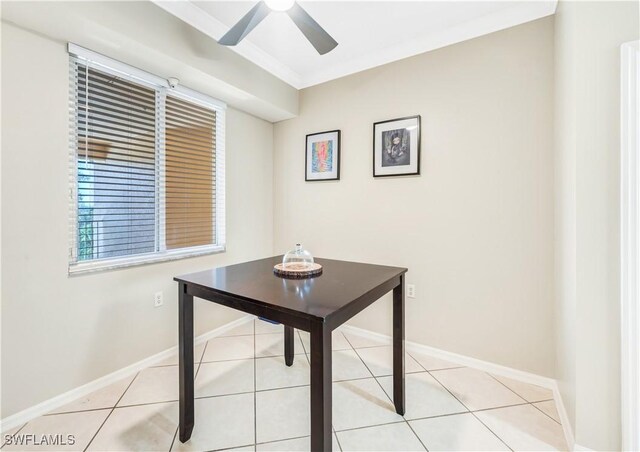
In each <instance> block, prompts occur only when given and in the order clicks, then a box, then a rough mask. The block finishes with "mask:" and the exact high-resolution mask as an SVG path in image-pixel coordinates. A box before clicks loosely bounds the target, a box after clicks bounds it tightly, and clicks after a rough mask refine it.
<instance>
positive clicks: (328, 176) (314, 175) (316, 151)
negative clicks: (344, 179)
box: [304, 130, 340, 181]
mask: <svg viewBox="0 0 640 452" xmlns="http://www.w3.org/2000/svg"><path fill="white" fill-rule="evenodd" d="M304 163H305V174H304V180H306V181H318V180H340V131H339V130H331V131H329V132H319V133H312V134H310V135H307V143H306V154H305V159H304Z"/></svg>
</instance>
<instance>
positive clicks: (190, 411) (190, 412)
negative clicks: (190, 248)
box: [178, 284, 195, 443]
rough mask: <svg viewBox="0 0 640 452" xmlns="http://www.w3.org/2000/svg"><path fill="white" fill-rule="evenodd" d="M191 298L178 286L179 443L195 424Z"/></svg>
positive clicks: (185, 287)
mask: <svg viewBox="0 0 640 452" xmlns="http://www.w3.org/2000/svg"><path fill="white" fill-rule="evenodd" d="M193 362H194V360H193V296H192V295H189V294H188V293H187V285H186V284H179V286H178V364H179V366H178V367H179V387H180V441H181V442H183V443H184V442H186V441H188V440H189V438H191V432H192V431H193V425H194V423H195V415H194V407H193V405H194V402H193V396H194V393H193Z"/></svg>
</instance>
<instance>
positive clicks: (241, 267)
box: [174, 256, 407, 319]
mask: <svg viewBox="0 0 640 452" xmlns="http://www.w3.org/2000/svg"><path fill="white" fill-rule="evenodd" d="M280 262H282V256H274V257H268V258H266V259H260V260H256V261H251V262H245V263H242V264H236V265H229V266H226V267H218V268H214V269H210V270H205V271H201V272H197V273H190V274H187V275H182V276H177V277H175V278H174V280H175V281H178V282H183V283H187V284H193V285H196V286H199V287H201V288H204V289H208V290H212V291H214V292H218V293H221V294H226V295H230V296H233V297H236V298H240V299H244V300H247V301H250V302H256V303H260V304H264V305H268V306H270V307H274V308H278V309H282V310H286V311H289V312H292V313H296V314H303V315H305V316H310V317H315V318H321V319H326V318H327V317H329V316H331V315H332V314H335V313H336V312H338V311H340V310H342V309H344V308H345V307H347V306H348V305H349V304H350V303H352V302H354V301H356V300H358V299H360V298H362V297H366V296H367V295H369V294H370V293H371V292H372V291H374V290H375V289H377V288H378V287H380V286H383V285H385V284H387V283H389V282H390V281H392V280H394V279H395V278H398V277H399V276H400V275H402V274H404V273H406V272H407V269H406V268H401V267H388V266H385V265H374V264H363V263H358V262H347V261H339V260H333V259H321V258H317V259H315V262H317V263H319V264H321V265H322V267H323V268H322V274H321V275H319V276H315V277H312V278H307V279H285V278H282V277H279V276H277V275H275V274H274V273H273V266H274V265H275V264H277V263H280Z"/></svg>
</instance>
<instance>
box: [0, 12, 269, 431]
mask: <svg viewBox="0 0 640 452" xmlns="http://www.w3.org/2000/svg"><path fill="white" fill-rule="evenodd" d="M68 61H69V60H68V55H67V52H66V48H65V46H64V45H63V44H62V43H59V42H55V41H52V40H49V39H46V38H43V37H42V36H38V35H35V34H32V33H30V32H26V31H23V30H21V29H18V28H16V27H14V26H12V25H7V24H5V23H3V24H2V282H3V284H2V372H3V374H2V394H1V395H2V413H1V415H2V417H3V418H4V417H6V416H8V415H11V414H14V413H16V412H17V411H20V410H22V409H25V408H27V407H30V406H32V405H35V404H37V403H39V402H42V401H44V400H46V399H49V398H51V397H53V396H56V395H59V394H61V393H63V392H65V391H68V390H70V389H73V388H75V387H77V386H80V385H82V384H84V383H87V382H89V381H91V380H94V379H96V378H99V377H101V376H103V375H105V374H108V373H109V372H112V371H115V370H117V369H120V368H122V367H125V366H127V365H129V364H131V363H133V362H136V361H138V360H141V359H143V358H146V357H148V356H150V355H153V354H154V353H157V352H160V351H162V350H165V349H167V348H169V347H172V346H174V345H175V344H176V342H177V328H176V325H177V315H176V314H177V304H176V301H177V300H176V298H177V297H176V290H177V289H176V285H175V283H174V282H173V281H172V277H173V276H174V275H178V274H183V273H187V272H191V271H196V270H200V269H202V268H203V267H211V266H216V265H223V264H228V263H233V262H239V261H243V260H248V259H252V258H257V257H263V256H267V255H270V254H271V253H272V248H273V245H272V242H273V239H272V237H273V219H272V210H273V209H272V198H273V196H272V195H273V193H272V191H273V177H272V168H273V166H272V162H273V158H272V142H273V126H272V125H271V124H270V123H268V122H265V121H263V120H260V119H256V118H255V117H252V116H249V115H247V114H245V113H241V112H239V111H237V110H233V109H229V110H228V113H227V146H226V147H227V159H226V161H227V170H226V175H227V248H228V251H227V252H226V253H224V254H219V255H213V256H207V257H200V258H194V259H185V260H180V261H176V262H171V263H163V264H155V265H148V266H142V267H137V268H132V269H126V270H119V271H112V272H103V273H99V274H95V275H84V276H76V277H72V278H70V277H68V276H67V264H68V258H67V252H68V232H67V231H68V225H69V221H68V213H69V210H68V189H69V184H68V181H67V174H68V169H67V168H68V153H69V151H68V149H69V140H68V137H69V125H68V99H69V97H68V64H69V63H68ZM247 181H250V183H247ZM159 290H162V291H163V292H164V306H162V307H160V308H154V307H153V294H154V293H155V292H156V291H159ZM196 316H197V333H202V332H204V331H208V330H210V329H213V328H215V327H218V326H220V325H223V324H225V323H227V322H229V321H231V320H233V319H235V318H237V317H239V316H240V314H239V313H238V312H236V311H232V310H228V309H226V308H222V307H216V306H214V305H211V304H208V303H204V302H199V303H197V306H196Z"/></svg>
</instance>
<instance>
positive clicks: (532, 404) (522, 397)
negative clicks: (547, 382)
mask: <svg viewBox="0 0 640 452" xmlns="http://www.w3.org/2000/svg"><path fill="white" fill-rule="evenodd" d="M487 375H489V376H490V377H491V378H493V379H494V380H495V381H497V382H498V383H500V384H501V385H502V386H504V387H505V388H507V389H508V390H509V391H511V392H513V393H514V394H515V395H517V396H518V397H520V398H521V399H523V400H524V401H526V402H527V403H528V404H529V405H531V406H532V407H534V408H535V409H536V410H538V411H540V412H541V413H542V414H544V415H545V416H547V417H548V418H549V419H551V420H552V421H553V422H555V423H556V424H559V425H560V426H561V427H562V422H558V421H556V420H555V419H554V418H552V417H551V416H549V415H548V414H547V413H545V412H544V411H542V410H541V409H540V408H538V407H537V406H535V405H534V404H535V403H540V402H548V401H549V400H553V403H554V405H555V399H553V398H551V399H547V400H538V401H537V402H530V401H529V400H527V399H525V398H524V396H521V395H520V394H518V393H517V392H516V391H514V390H513V389H511V388H510V387H509V386H507V385H506V384H504V383H503V382H502V381H500V380H499V379H498V378H496V377H495V376H493V375H492V374H490V373H488V372H487ZM532 386H536V385H532ZM552 394H553V393H552Z"/></svg>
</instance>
